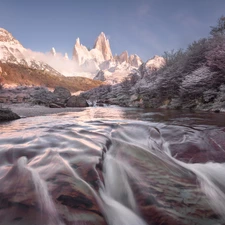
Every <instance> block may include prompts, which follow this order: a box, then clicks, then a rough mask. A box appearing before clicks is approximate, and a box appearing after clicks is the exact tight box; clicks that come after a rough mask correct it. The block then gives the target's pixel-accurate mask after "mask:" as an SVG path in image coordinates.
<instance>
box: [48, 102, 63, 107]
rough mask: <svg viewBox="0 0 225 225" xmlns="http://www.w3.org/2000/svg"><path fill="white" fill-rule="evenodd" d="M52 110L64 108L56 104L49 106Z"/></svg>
mask: <svg viewBox="0 0 225 225" xmlns="http://www.w3.org/2000/svg"><path fill="white" fill-rule="evenodd" d="M49 107H50V108H63V107H62V106H61V105H58V104H55V103H50V104H49Z"/></svg>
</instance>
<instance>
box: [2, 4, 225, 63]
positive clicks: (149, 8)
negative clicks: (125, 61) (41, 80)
mask: <svg viewBox="0 0 225 225" xmlns="http://www.w3.org/2000/svg"><path fill="white" fill-rule="evenodd" d="M222 15H225V0H114V1H113V0H111V1H110V0H80V1H78V0H38V1H34V0H0V27H3V28H5V29H7V30H8V31H10V32H11V33H12V34H13V35H14V36H15V37H16V38H17V39H18V40H19V41H20V42H21V43H22V44H23V45H24V46H25V47H26V48H30V49H32V50H34V51H41V52H47V51H49V50H50V49H51V48H52V47H55V49H56V51H57V52H61V53H64V52H67V53H68V54H69V56H71V54H72V49H73V46H74V44H75V40H76V38H77V37H80V40H81V43H82V44H83V45H86V46H87V47H93V44H94V41H95V39H96V37H97V36H98V35H99V34H100V32H101V31H103V32H104V33H105V34H106V36H107V37H108V38H109V39H110V44H111V49H112V52H113V54H116V53H117V54H120V53H121V52H122V51H124V50H127V51H128V52H129V54H134V53H136V54H138V55H139V56H140V57H141V58H143V59H144V60H147V59H148V58H151V57H152V56H153V55H155V54H158V55H161V54H163V52H164V51H166V50H172V49H178V48H186V47H187V45H188V44H189V43H191V42H192V41H194V40H197V39H199V38H201V37H205V36H207V35H208V34H209V31H210V26H212V25H215V24H216V21H217V19H218V18H219V17H220V16H222Z"/></svg>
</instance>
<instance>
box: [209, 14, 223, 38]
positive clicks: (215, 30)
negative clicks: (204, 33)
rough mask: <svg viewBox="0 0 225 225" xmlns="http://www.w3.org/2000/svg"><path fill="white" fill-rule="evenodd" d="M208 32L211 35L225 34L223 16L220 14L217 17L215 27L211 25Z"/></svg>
mask: <svg viewBox="0 0 225 225" xmlns="http://www.w3.org/2000/svg"><path fill="white" fill-rule="evenodd" d="M210 34H211V35H212V36H216V35H224V34H225V16H221V17H220V18H219V19H218V22H217V25H216V26H215V27H213V26H211V31H210Z"/></svg>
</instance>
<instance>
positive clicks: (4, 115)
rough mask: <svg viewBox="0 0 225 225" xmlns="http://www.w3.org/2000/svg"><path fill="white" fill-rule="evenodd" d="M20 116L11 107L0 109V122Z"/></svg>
mask: <svg viewBox="0 0 225 225" xmlns="http://www.w3.org/2000/svg"><path fill="white" fill-rule="evenodd" d="M19 118H20V117H19V116H18V115H17V114H16V113H14V112H12V111H11V109H3V108H2V109H0V122H1V121H10V120H16V119H19Z"/></svg>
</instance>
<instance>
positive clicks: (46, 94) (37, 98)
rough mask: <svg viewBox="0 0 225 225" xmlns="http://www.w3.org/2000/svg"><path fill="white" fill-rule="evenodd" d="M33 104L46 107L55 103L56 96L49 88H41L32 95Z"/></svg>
mask: <svg viewBox="0 0 225 225" xmlns="http://www.w3.org/2000/svg"><path fill="white" fill-rule="evenodd" d="M30 96H31V99H32V103H33V104H37V105H46V106H48V105H49V104H50V103H52V102H54V100H55V99H56V95H54V94H53V93H52V92H50V91H49V90H47V88H43V87H40V88H38V89H36V90H34V92H32V93H31V94H30Z"/></svg>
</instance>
